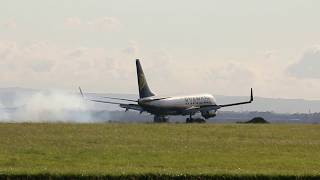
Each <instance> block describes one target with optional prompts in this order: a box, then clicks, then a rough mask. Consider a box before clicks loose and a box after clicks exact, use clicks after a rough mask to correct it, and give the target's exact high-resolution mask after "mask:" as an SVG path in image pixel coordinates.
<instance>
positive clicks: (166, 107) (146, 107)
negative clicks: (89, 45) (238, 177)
mask: <svg viewBox="0 0 320 180" xmlns="http://www.w3.org/2000/svg"><path fill="white" fill-rule="evenodd" d="M136 69H137V78H138V87H139V99H137V100H135V99H125V98H117V97H107V96H103V97H101V98H106V99H109V100H108V101H104V100H97V99H87V98H85V97H84V94H83V91H82V89H81V87H79V91H80V94H81V95H82V97H83V98H85V99H86V100H89V101H93V102H98V103H107V104H114V105H119V106H120V107H121V108H124V109H125V111H126V112H127V111H128V110H134V111H139V112H140V114H141V113H143V112H148V113H150V114H152V115H154V122H157V123H159V122H168V120H169V119H168V117H167V116H169V115H182V116H189V117H188V118H187V119H186V123H193V122H198V123H204V122H206V120H207V119H209V118H213V117H215V116H216V115H217V111H218V110H219V109H220V108H224V107H229V106H237V105H242V104H249V103H251V102H252V101H253V93H252V88H251V96H250V100H249V101H245V102H238V103H231V104H222V105H218V104H217V102H216V100H215V98H214V96H213V95H211V94H198V95H188V96H172V97H171V96H170V97H167V96H165V97H162V96H157V95H156V94H155V93H153V92H152V91H151V90H150V88H149V86H148V83H147V80H146V78H145V75H144V72H143V70H142V67H141V64H140V60H139V59H136ZM110 100H119V101H127V102H128V103H120V102H114V101H110ZM129 102H131V103H129ZM196 113H200V114H201V116H202V117H203V118H205V119H202V118H195V119H194V118H192V116H193V115H195V114H196Z"/></svg>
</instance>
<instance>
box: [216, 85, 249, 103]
mask: <svg viewBox="0 0 320 180" xmlns="http://www.w3.org/2000/svg"><path fill="white" fill-rule="evenodd" d="M252 101H253V92H252V88H251V96H250V100H249V101H245V102H238V103H231V104H222V105H218V106H220V107H228V106H237V105H242V104H249V103H252Z"/></svg>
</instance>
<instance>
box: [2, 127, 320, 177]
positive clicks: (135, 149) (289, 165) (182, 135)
mask: <svg viewBox="0 0 320 180" xmlns="http://www.w3.org/2000/svg"><path fill="white" fill-rule="evenodd" d="M319 137H320V125H315V124H314V125H311V124H308V125H306V124H152V123H149V124H143V123H140V124H134V123H130V124H128V123H121V124H117V123H108V124H66V123H52V124H48V123H46V124H45V123H42V124H37V123H0V179H319V178H320V169H319V167H320V139H319Z"/></svg>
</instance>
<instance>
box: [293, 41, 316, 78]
mask: <svg viewBox="0 0 320 180" xmlns="http://www.w3.org/2000/svg"><path fill="white" fill-rule="evenodd" d="M319 67H320V46H315V47H312V48H310V49H307V50H306V51H305V53H304V54H303V56H302V57H301V58H300V60H299V61H297V62H296V63H294V64H291V65H290V66H289V67H288V69H287V71H288V72H289V74H290V75H292V76H294V77H297V78H315V79H320V71H319Z"/></svg>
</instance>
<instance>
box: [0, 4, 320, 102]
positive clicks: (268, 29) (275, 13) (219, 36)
mask: <svg viewBox="0 0 320 180" xmlns="http://www.w3.org/2000/svg"><path fill="white" fill-rule="evenodd" d="M0 4H1V6H0V82H1V83H0V87H2V88H4V87H23V88H34V89H66V90H74V91H76V90H77V87H78V86H80V85H81V86H82V88H83V89H85V90H86V91H90V92H105V93H133V94H136V93H137V91H138V88H137V80H136V72H135V59H136V58H139V59H141V63H142V66H143V68H144V72H145V74H146V77H147V80H148V84H149V86H150V88H151V89H152V90H153V91H154V92H155V93H157V94H159V95H177V94H190V93H203V92H206V93H212V94H219V95H228V96H233V95H235V96H244V95H249V92H250V91H249V90H250V88H251V87H252V88H253V89H254V93H255V95H256V96H261V97H272V98H294V99H298V98H299V99H301V98H303V99H313V100H319V99H320V93H319V92H320V71H319V70H318V69H319V68H320V23H319V17H320V11H319V8H320V1H317V0H268V1H256V0H241V1H235V0H233V1H231V0H220V1H218V0H201V1H185V0H174V1H172V0H162V1H153V0H135V1H129V0H127V1H124V0H114V1H111V0H90V1H89V0H28V1H18V0H0Z"/></svg>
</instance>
